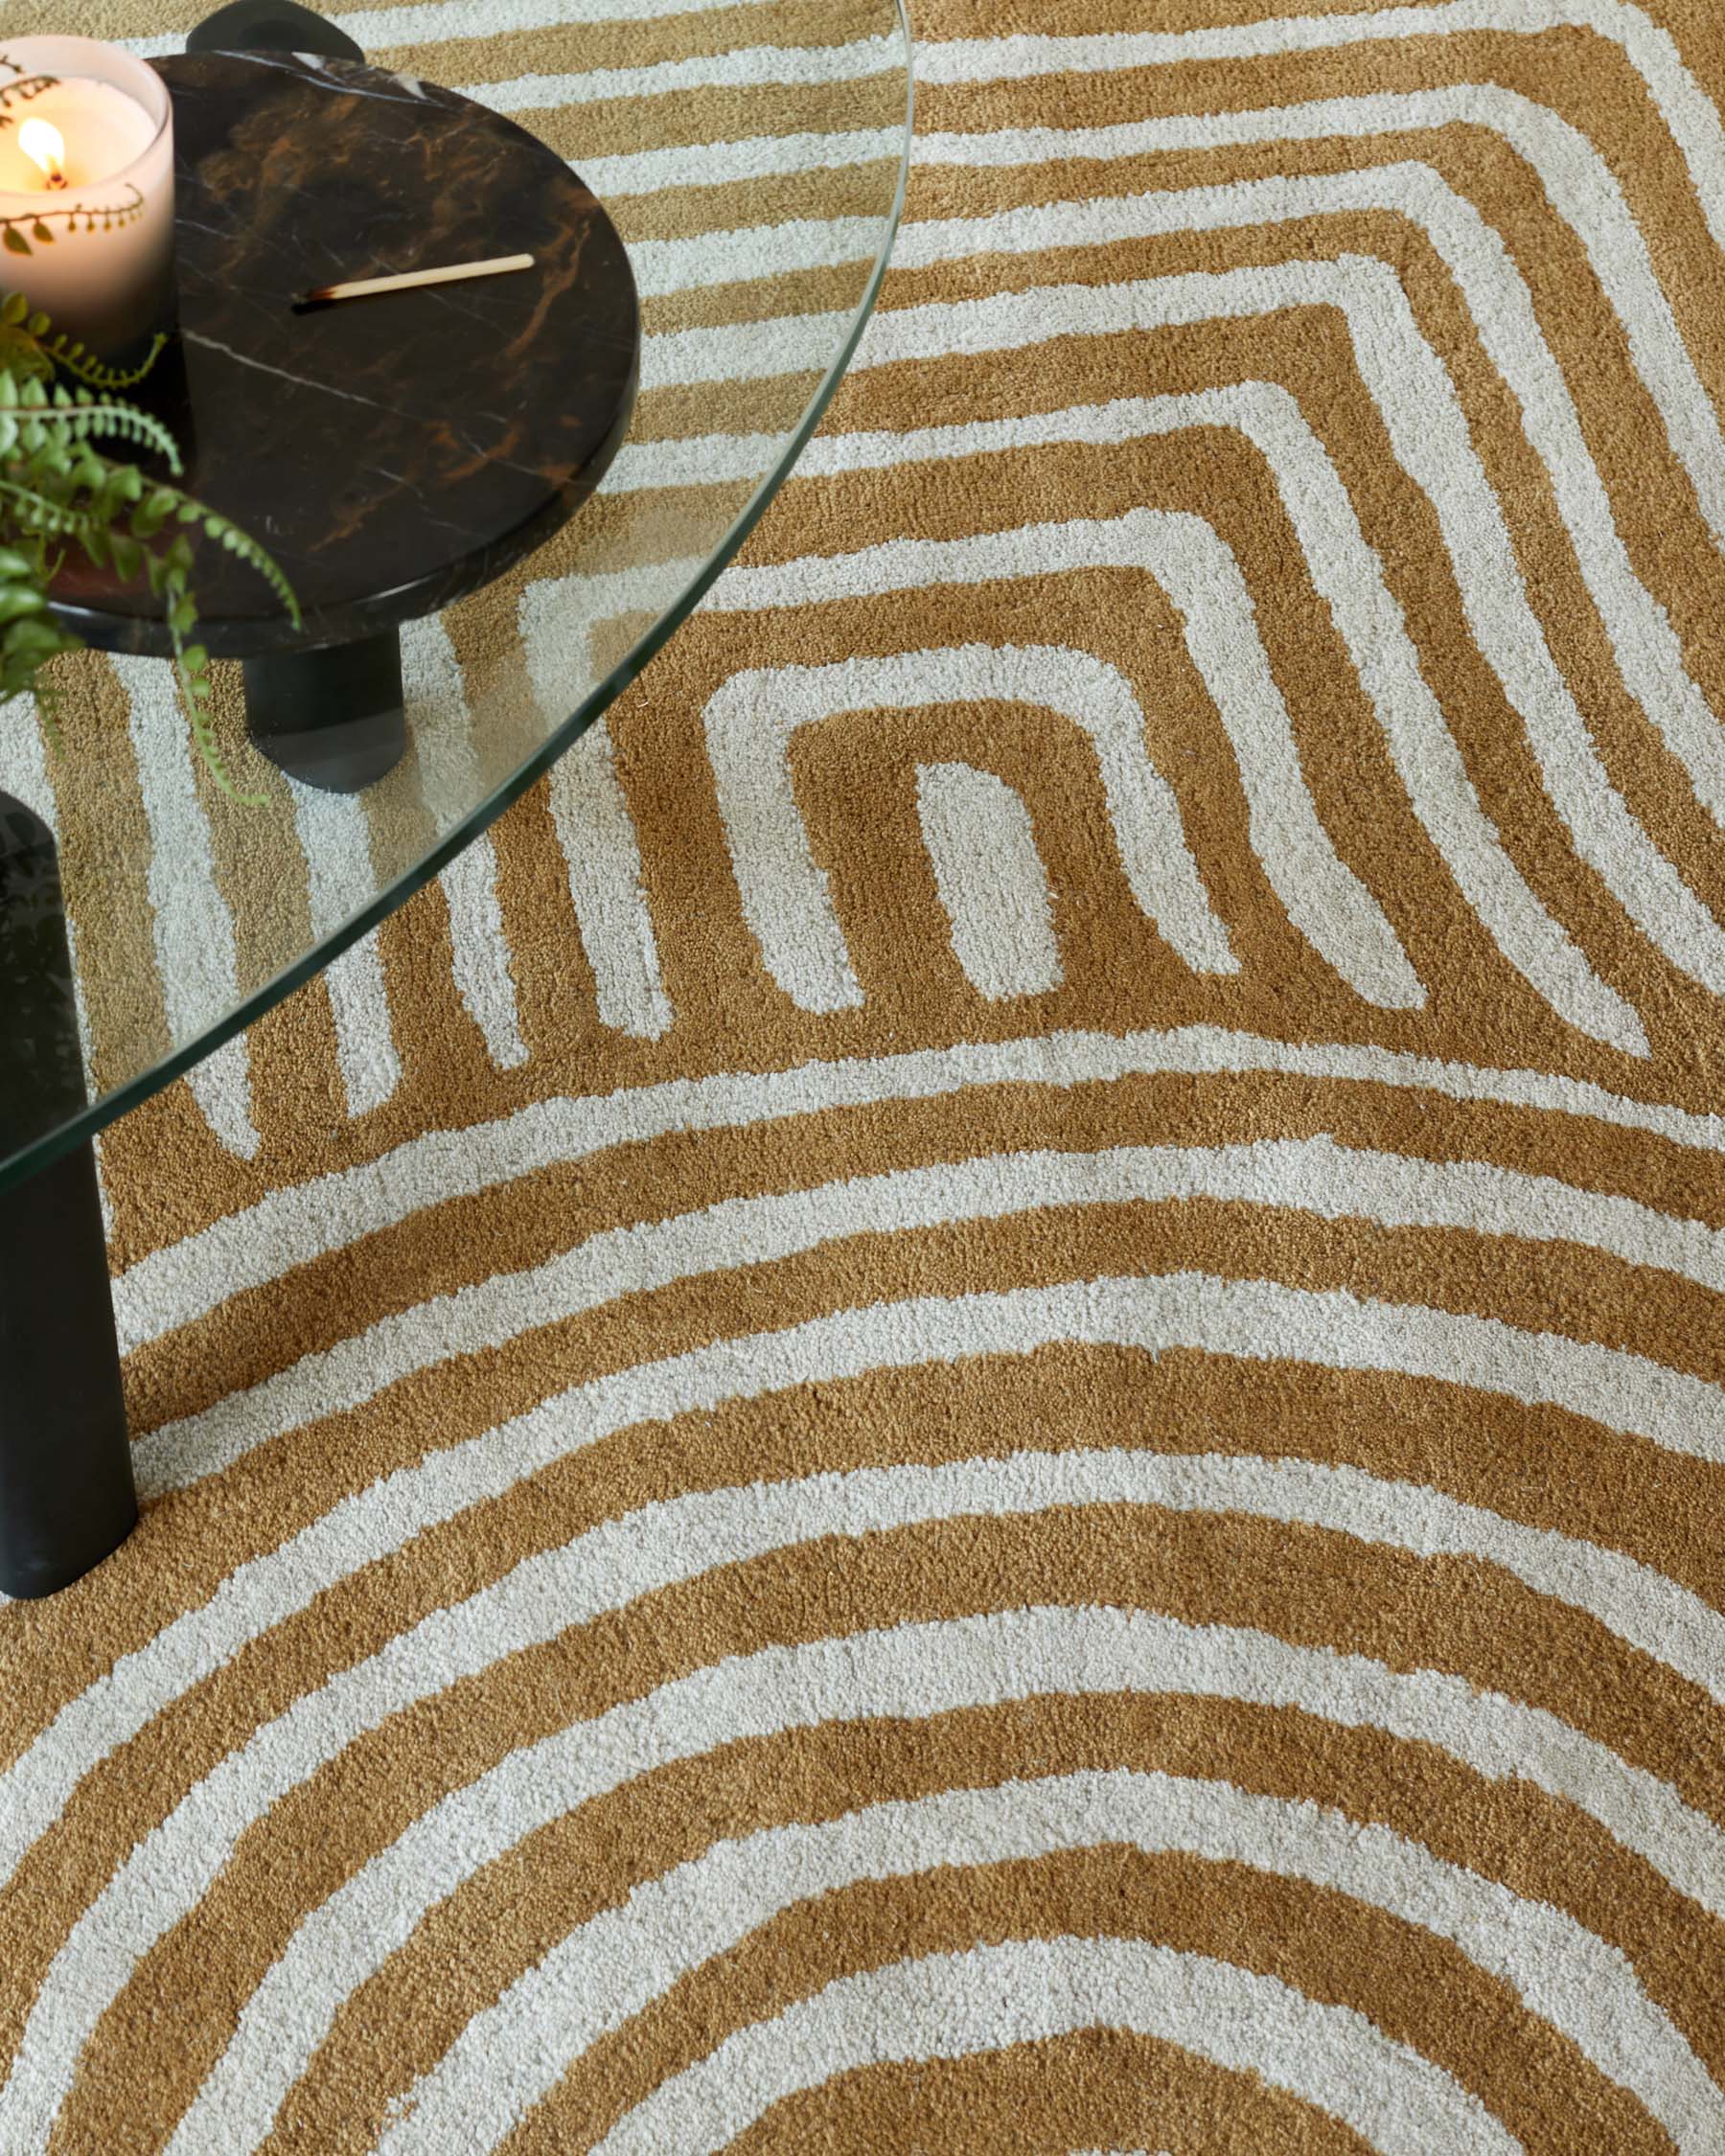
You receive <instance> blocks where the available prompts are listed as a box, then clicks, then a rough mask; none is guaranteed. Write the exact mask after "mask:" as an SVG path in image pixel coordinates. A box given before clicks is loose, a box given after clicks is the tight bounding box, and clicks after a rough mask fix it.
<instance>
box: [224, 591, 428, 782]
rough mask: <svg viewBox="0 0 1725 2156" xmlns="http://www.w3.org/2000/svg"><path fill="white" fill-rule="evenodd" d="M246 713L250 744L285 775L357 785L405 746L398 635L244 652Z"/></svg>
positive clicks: (378, 771) (373, 776) (380, 770)
mask: <svg viewBox="0 0 1725 2156" xmlns="http://www.w3.org/2000/svg"><path fill="white" fill-rule="evenodd" d="M245 721H246V727H247V730H248V731H249V733H250V735H251V738H252V744H253V745H254V746H255V747H257V748H259V749H261V750H262V751H263V753H264V754H265V756H267V757H268V758H269V760H270V762H271V763H272V764H277V765H279V766H280V767H281V768H282V769H283V770H285V771H286V772H287V773H288V776H289V777H290V778H296V779H303V780H304V781H305V782H306V784H307V785H308V786H321V787H323V788H325V789H326V790H327V791H330V792H332V793H357V792H358V791H359V790H360V789H361V787H366V786H370V785H371V784H372V783H373V782H374V780H377V779H380V778H381V777H382V776H383V774H384V772H385V771H387V770H389V769H391V768H393V767H394V766H395V765H396V764H398V763H399V762H400V761H401V758H402V754H403V750H404V749H405V748H406V746H407V723H406V721H405V720H404V719H403V715H402V642H401V638H400V637H399V636H398V635H397V634H396V631H394V630H393V629H385V630H381V631H380V632H379V633H378V634H377V635H376V636H367V637H366V638H365V639H364V640H363V641H362V642H360V643H357V644H327V645H325V646H324V647H323V648H322V649H321V650H318V651H306V652H269V653H266V654H265V655H264V656H263V657H261V658H248V659H247V660H246V661H245Z"/></svg>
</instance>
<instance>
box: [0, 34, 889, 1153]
mask: <svg viewBox="0 0 1725 2156" xmlns="http://www.w3.org/2000/svg"><path fill="white" fill-rule="evenodd" d="M892 10H893V13H894V14H895V16H896V17H897V19H898V26H899V34H900V35H901V37H902V38H903V40H904V49H905V138H904V146H903V148H902V149H901V150H900V153H899V170H898V179H897V183H896V185H895V187H894V190H893V196H892V201H891V204H890V205H889V207H888V209H887V212H886V218H885V232H884V234H883V237H882V241H881V247H880V251H879V253H878V254H877V256H876V257H875V263H874V267H873V268H872V269H871V270H870V272H869V277H868V283H867V285H866V286H865V287H864V288H863V291H862V297H861V299H860V300H859V301H858V303H857V308H856V312H855V314H854V315H853V316H852V319H851V324H850V327H849V329H848V330H847V331H846V333H845V336H844V341H843V343H842V344H841V345H840V346H839V350H838V352H837V353H836V354H835V355H834V356H833V359H832V360H831V362H830V363H829V365H828V367H827V370H826V372H825V374H824V375H823V376H822V377H821V378H820V381H819V384H818V385H817V387H816V391H815V394H814V395H813V396H812V397H811V398H810V400H809V402H808V404H807V406H806V407H805V409H804V411H803V414H802V417H801V418H800V419H799V420H798V421H797V423H796V425H795V426H794V427H793V429H792V432H791V435H790V438H789V440H788V441H787V443H786V446H785V448H784V451H783V453H782V454H781V455H780V457H779V459H778V462H777V463H776V464H775V465H774V467H773V469H772V470H770V472H768V473H766V474H765V475H764V476H763V478H762V479H761V482H760V484H759V486H757V487H756V489H755V491H754V493H752V494H750V495H749V497H748V499H747V502H745V503H744V505H743V507H742V508H741V509H740V510H739V511H738V513H737V515H736V516H735V517H734V519H733V520H732V522H731V524H730V526H729V528H728V529H727V530H726V532H725V533H724V537H723V538H722V539H720V541H719V544H718V545H717V546H716V547H715V548H714V550H713V553H712V554H711V556H710V557H709V559H708V560H707V562H705V563H704V564H703V566H702V567H701V572H700V574H699V575H698V576H696V577H695V578H694V579H693V580H692V581H691V582H690V584H689V585H687V586H686V587H685V588H684V590H683V591H682V592H681V593H680V594H679V595H678V598H677V600H676V601H675V602H674V603H673V605H672V606H670V607H669V608H666V610H665V612H664V613H663V614H662V615H661V616H660V617H659V619H658V620H657V621H656V622H655V624H654V625H653V627H652V628H651V629H650V630H649V631H647V633H646V634H645V635H644V636H643V637H642V638H641V639H640V641H639V643H637V644H635V645H633V646H632V647H631V649H630V650H629V651H628V652H627V653H626V654H624V656H623V657H622V658H621V659H620V660H619V661H618V662H617V664H616V665H615V666H614V667H613V668H612V669H611V671H610V672H609V674H608V675H607V676H606V677H605V678H604V679H603V680H602V681H600V682H599V683H598V684H597V685H596V686H595V687H594V688H593V689H592V691H591V692H590V693H589V694H588V696H587V697H586V699H585V700H583V702H582V703H581V705H580V706H579V708H578V709H577V710H576V711H575V712H574V713H573V714H572V715H571V716H570V717H569V718H568V719H567V720H565V721H564V722H563V724H562V725H561V726H559V727H558V728H556V730H555V731H554V732H552V733H551V734H549V735H547V736H546V738H545V740H544V741H543V742H542V743H540V746H539V747H538V748H536V749H535V750H534V751H533V753H532V755H531V756H529V757H528V758H527V759H526V760H525V762H524V763H522V764H521V765H519V766H518V767H517V769H516V770H515V771H513V772H512V773H511V774H510V776H509V777H508V778H507V779H505V780H504V782H503V783H502V785H501V786H499V787H498V788H497V789H496V790H495V791H494V792H492V793H489V794H487V795H486V797H485V799H484V800H483V801H481V802H479V803H478V804H477V805H476V806H475V807H474V808H473V809H472V811H471V812H470V813H469V814H467V815H466V816H464V817H463V818H462V819H461V820H460V822H458V823H456V824H454V825H453V826H451V828H450V829H449V831H447V832H446V833H445V834H444V835H443V837H441V838H439V839H438V841H437V842H436V844H435V845H434V846H432V847H431V849H430V850H429V852H428V853H427V854H426V856H425V858H424V860H421V861H418V862H416V863H415V865H414V866H413V867H412V868H410V869H406V870H404V871H403V873H402V874H401V875H400V876H398V877H397V878H396V880H395V881H394V882H393V883H391V884H390V885H389V886H388V887H387V889H385V890H383V891H380V892H379V893H378V894H377V895H376V896H375V897H374V898H372V899H370V900H368V901H367V903H366V904H365V905H364V906H361V907H360V908H359V909H358V910H357V912H356V913H354V914H353V915H351V916H350V918H349V919H348V920H346V921H344V922H343V923H342V924H341V926H340V927H339V928H338V929H334V930H332V931H331V933H330V934H329V935H328V936H326V937H324V938H323V939H322V940H321V941H320V942H319V943H317V944H316V945H315V946H314V947H313V948H312V949H311V951H309V952H307V953H306V954H305V956H304V957H303V958H301V959H296V960H294V961H293V963H292V964H290V965H288V966H285V967H284V968H283V969H282V971H281V972H280V973H279V974H276V975H272V976H271V977H270V978H269V979H268V980H266V981H265V982H264V983H263V984H262V985H261V986H260V987H258V988H256V989H254V990H253V991H252V992H251V994H250V995H248V996H246V997H244V998H242V1000H241V1001H240V1002H238V1003H237V1004H236V1005H235V1006H234V1008H233V1009H232V1010H231V1011H230V1012H228V1013H227V1014H226V1015H225V1016H224V1017H222V1018H221V1019H219V1020H218V1021H216V1022H215V1023H214V1024H213V1025H211V1026H209V1027H208V1028H207V1029H206V1030H205V1031H204V1032H202V1033H200V1034H199V1035H198V1036H197V1037H196V1040H195V1041H190V1042H186V1043H184V1044H181V1045H180V1046H179V1047H176V1048H173V1049H170V1051H169V1052H168V1054H167V1055H165V1056H164V1057H162V1058H161V1059H160V1061H158V1062H156V1063H152V1064H151V1065H150V1067H149V1068H148V1069H147V1070H141V1071H139V1072H137V1073H136V1075H135V1076H133V1077H131V1078H127V1079H126V1080H125V1081H124V1082H123V1083H122V1084H120V1085H118V1086H116V1087H115V1088H114V1089H113V1090H112V1091H111V1092H108V1093H104V1095H103V1096H102V1098H101V1099H100V1100H96V1101H92V1102H90V1103H89V1104H88V1106H87V1107H85V1108H84V1109H83V1110H82V1111H81V1112H80V1113H79V1114H77V1115H73V1116H70V1117H68V1118H67V1119H66V1121H64V1122H63V1123H58V1124H56V1125H55V1126H54V1128H53V1129H52V1130H48V1131H43V1132H41V1133H40V1134H38V1135H37V1136H35V1137H34V1138H31V1139H29V1140H27V1141H26V1143H25V1144H24V1145H22V1146H21V1147H20V1148H19V1149H18V1150H17V1151H16V1152H14V1153H12V1154H10V1155H8V1156H7V1157H6V1158H4V1159H0V1192H4V1191H8V1190H12V1189H15V1188H16V1187H17V1186H18V1185H20V1184H21V1183H25V1182H28V1181H29V1180H30V1179H31V1177H32V1176H34V1175H35V1174H37V1173H38V1172H39V1171H40V1170H41V1169H43V1168H46V1167H50V1166H52V1164H53V1163H54V1162H55V1161H56V1160H58V1159H59V1158H61V1157H62V1156H63V1155H65V1154H67V1153H70V1152H71V1151H72V1150H73V1149H74V1148H75V1147H76V1146H79V1145H81V1144H83V1143H85V1142H86V1141H87V1140H88V1139H90V1138H93V1137H95V1136H96V1135H98V1134H99V1133H100V1132H102V1131H104V1130H105V1129H106V1128H107V1126H108V1125H109V1124H110V1123H114V1122H117V1121H118V1120H119V1119H120V1117H121V1116H122V1115H125V1114H127V1112H129V1111H130V1110H132V1109H134V1108H138V1107H141V1106H142V1104H143V1103H144V1102H145V1101H147V1100H149V1099H150V1097H151V1096H152V1095H153V1094H155V1093H158V1092H161V1091H163V1090H164V1089H166V1088H167V1087H169V1086H171V1085H172V1084H173V1082H174V1080H175V1079H176V1078H182V1077H184V1076H185V1074H186V1072H187V1071H188V1070H191V1069H193V1068H194V1067H196V1065H197V1064H199V1063H201V1062H202V1061H203V1059H204V1058H205V1057H206V1056H208V1055H212V1054H214V1052H215V1051H216V1050H217V1049H218V1048H219V1047H221V1046H222V1045H223V1044H225V1043H227V1042H229V1041H231V1040H233V1039H234V1038H235V1036H236V1035H237V1034H241V1033H243V1032H244V1031H245V1029H246V1027H247V1026H249V1025H254V1024H255V1023H256V1022H257V1021H258V1020H259V1019H260V1018H262V1017H263V1016H264V1015H265V1012H266V1011H270V1010H273V1009H274V1008H275V1006H276V1004H278V1003H280V1002H283V1001H285V1000H286V998H288V997H289V996H291V995H292V994H293V992H294V990H295V989H296V988H303V987H304V986H305V984H306V983H307V982H308V981H309V980H312V979H314V978H315V977H316V975H318V974H320V973H322V972H323V970H324V969H325V967H327V966H329V965H331V964H332V963H333V962H334V960H335V959H337V958H339V957H340V956H341V954H342V952H344V951H347V950H350V949H351V948H352V947H353V945H355V944H356V943H357V942H358V941H359V939H360V938H361V937H362V936H365V935H369V934H370V932H371V930H372V929H375V928H376V927H377V926H378V924H379V922H380V921H383V920H386V919H387V918H388V916H389V915H390V914H391V913H393V912H395V911H396V909H397V908H398V907H399V906H404V905H405V904H406V902H407V901H408V900H409V899H410V898H412V897H413V896H414V894H415V893H416V892H418V891H421V890H423V889H424V888H425V886H426V884H427V883H430V882H431V881H432V879H433V878H434V877H436V876H438V875H440V874H441V873H442V872H443V870H444V869H446V868H447V867H448V866H449V863H450V861H452V860H454V859H455V857H456V856H457V855H458V854H459V853H461V852H462V851H463V850H464V848H465V847H467V846H468V845H469V844H470V843H471V842H472V840H473V839H474V838H476V837H478V836H479V834H480V833H481V832H482V831H484V830H485V829H486V828H487V826H488V825H490V824H492V823H495V821H496V819H497V818H498V817H499V816H500V815H502V814H503V813H504V812H505V810H507V809H510V808H513V807H514V805H515V803H516V802H517V801H518V800H519V799H520V797H521V795H522V794H523V793H525V792H526V791H527V790H528V788H529V787H530V786H533V785H535V784H536V783H537V782H538V781H539V780H540V778H542V777H543V776H544V774H545V772H546V771H548V770H549V769H550V768H551V766H552V765H553V764H555V763H556V761H557V760H558V758H559V757H560V756H562V755H563V754H564V753H565V752H566V751H567V750H568V749H570V748H572V747H573V746H574V745H575V744H576V743H577V742H578V741H579V740H580V739H581V737H582V735H583V734H585V733H586V730H587V728H588V727H589V726H591V725H593V724H594V723H595V722H597V721H598V720H599V719H601V718H603V717H604V715H605V713H606V712H607V710H609V707H610V705H611V704H613V703H614V702H615V701H616V700H617V698H618V697H619V696H621V695H622V693H623V691H624V690H625V689H626V688H628V687H629V685H630V683H631V682H632V681H633V680H634V679H635V678H636V677H637V676H639V675H640V674H641V673H642V672H643V670H644V669H645V668H646V667H647V665H648V664H649V663H650V662H651V661H652V660H653V659H654V658H655V656H656V655H657V654H658V653H659V652H661V651H662V650H663V649H664V647H665V645H666V644H667V643H668V642H669V641H670V639H671V637H672V636H673V635H674V634H675V633H676V631H678V629H680V628H681V627H682V625H683V623H684V622H685V621H687V620H688V618H689V616H690V614H691V613H693V612H694V610H695V608H696V607H697V606H699V605H700V603H701V600H702V598H704V597H705V595H706V593H707V592H708V590H710V589H711V587H712V585H714V584H715V583H717V581H718V579H719V577H720V576H721V575H722V574H723V573H724V569H725V568H726V567H727V566H728V565H729V563H730V562H732V560H733V559H734V558H735V556H736V554H737V552H738V550H739V549H740V548H741V546H742V545H743V542H744V541H745V539H747V538H748V536H749V534H750V533H751V532H752V531H753V530H754V528H755V526H756V524H757V523H759V521H760V519H761V517H762V516H763V515H764V514H765V513H766V510H767V508H768V506H769V504H770V502H771V501H772V499H773V496H774V495H775V494H776V493H778V491H779V489H780V487H781V486H783V484H784V483H785V481H786V480H787V479H788V478H789V477H790V475H791V473H792V472H793V470H794V469H795V467H796V462H797V459H798V458H799V457H800V456H801V455H802V453H803V450H804V449H805V448H806V447H808V444H809V440H810V437H811V436H812V435H813V434H814V432H815V429H816V427H817V426H818V425H819V424H820V422H821V420H822V419H823V418H824V417H825V415H826V410H827V406H828V405H829V404H830V403H831V402H832V400H833V396H834V393H835V392H836V391H837V389H838V387H839V382H840V381H841V380H842V379H843V378H844V373H845V369H846V368H847V367H848V366H849V365H850V362H851V358H852V356H853V355H854V354H855V352H856V349H857V346H858V344H859V343H860V342H861V341H862V333H863V331H864V329H866V328H867V326H868V319H869V316H870V315H871V314H872V313H873V312H874V307H875V301H876V299H877V298H878V297H879V295H880V290H881V286H882V284H883V282H884V281H885V275H886V270H887V266H888V264H889V263H890V261H891V257H892V246H893V241H895V239H896V238H897V237H898V229H899V222H900V219H901V218H902V217H903V215H904V209H905V195H906V191H907V189H908V184H909V177H910V155H911V149H912V141H913V135H914V130H915V112H916V60H915V48H914V45H913V43H912V39H911V33H910V19H909V13H908V9H907V6H906V0H892Z"/></svg>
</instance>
